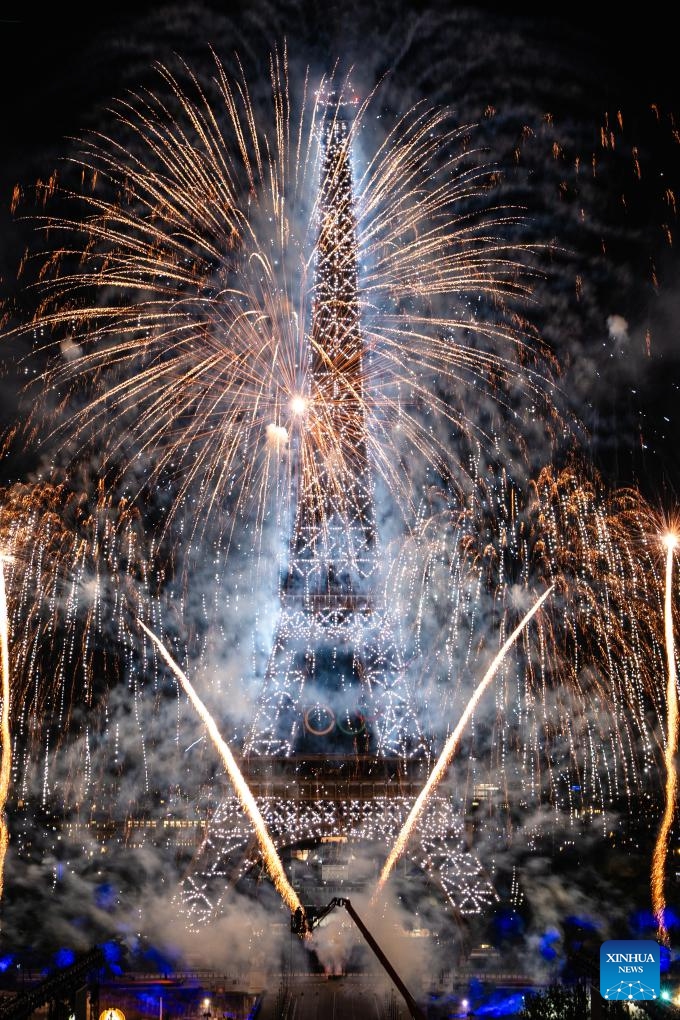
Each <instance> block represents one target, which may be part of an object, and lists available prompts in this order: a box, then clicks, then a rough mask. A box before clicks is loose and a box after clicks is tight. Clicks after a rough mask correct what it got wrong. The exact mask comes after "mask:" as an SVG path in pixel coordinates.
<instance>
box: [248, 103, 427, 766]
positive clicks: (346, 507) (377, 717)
mask: <svg viewBox="0 0 680 1020" xmlns="http://www.w3.org/2000/svg"><path fill="white" fill-rule="evenodd" d="M351 124H352V116H351V109H350V106H349V105H348V104H347V103H344V102H342V101H341V102H338V101H337V99H336V98H333V99H332V100H331V101H330V102H329V104H328V106H327V112H326V115H325V118H324V121H323V127H322V130H323V137H322V150H321V151H322V167H321V180H320V185H319V187H320V190H319V196H318V215H319V229H318V235H317V242H316V252H315V259H316V261H315V269H314V300H313V308H312V322H311V328H310V331H309V334H308V343H307V348H308V372H307V379H308V390H307V393H306V394H305V399H306V405H307V412H306V415H307V420H306V421H305V422H304V427H305V428H306V429H307V433H306V435H305V437H304V442H299V443H298V444H297V446H296V447H294V449H293V455H294V457H295V466H294V472H295V484H296V498H295V514H294V523H293V527H292V536H291V540H290V548H289V559H288V568H287V573H286V576H285V578H284V579H283V581H282V584H281V606H280V618H279V624H278V628H277V632H276V637H275V641H274V645H273V648H272V652H271V656H270V659H269V663H268V667H267V671H266V674H265V678H264V684H263V691H262V695H261V698H260V702H259V706H258V710H257V712H256V715H255V719H254V721H253V726H252V728H251V731H250V734H249V737H248V739H247V742H246V747H245V752H246V754H251V753H254V754H260V755H272V756H285V757H288V756H290V755H297V754H302V755H308V754H317V753H323V754H338V755H344V754H348V753H352V752H353V751H354V752H359V753H362V754H367V753H368V754H374V755H377V756H390V757H392V756H399V757H402V758H410V757H413V756H414V755H416V754H418V753H420V752H421V751H422V750H424V742H423V737H422V733H421V730H420V727H419V724H418V720H417V717H416V713H415V711H414V705H413V697H412V693H411V691H410V689H409V685H408V682H407V678H406V671H405V668H404V662H403V658H402V655H401V653H400V650H399V647H398V645H397V642H396V641H395V638H394V634H393V629H392V627H391V625H390V621H389V616H388V613H387V612H386V609H385V607H384V606H381V605H379V604H378V600H377V599H376V591H375V588H376V574H377V552H378V551H377V536H376V522H375V504H374V491H373V479H372V475H371V469H370V462H369V456H368V450H367V445H368V444H367V422H366V402H365V385H366V381H365V372H364V368H365V366H364V362H365V353H364V345H363V339H362V334H361V324H360V314H359V292H358V257H357V232H356V219H355V212H354V199H353V189H352V170H351V159H350V157H351V140H352V127H351Z"/></svg>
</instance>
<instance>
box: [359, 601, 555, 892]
mask: <svg viewBox="0 0 680 1020" xmlns="http://www.w3.org/2000/svg"><path fill="white" fill-rule="evenodd" d="M554 587H555V585H554V584H551V585H550V587H549V588H548V589H547V590H546V591H544V592H543V594H542V595H541V597H540V598H539V599H538V600H537V601H536V602H535V603H534V605H533V606H532V607H531V609H530V610H529V612H528V613H526V615H525V616H523V617H522V620H521V621H520V623H518V625H517V626H516V627H515V629H514V630H513V632H512V634H511V635H510V637H509V638H508V639H507V640H506V641H505V643H504V644H503V646H502V647H501V649H500V650H499V652H498V654H497V655H496V656H495V658H494V660H493V662H492V663H491V665H490V666H489V668H488V669H487V671H486V673H485V674H484V676H483V677H482V680H481V681H480V683H479V684H478V685H477V688H476V689H475V691H474V693H473V695H472V697H471V698H470V700H469V702H468V703H467V707H466V708H465V711H464V712H463V714H462V715H461V717H460V719H459V720H458V725H457V726H456V728H455V730H454V731H453V733H452V734H451V736H450V737H449V739H448V740H447V741H446V744H445V745H444V750H443V751H442V753H441V755H440V756H439V760H438V761H437V764H436V765H435V767H434V768H433V770H432V772H431V773H430V776H429V779H428V780H427V782H426V783H425V786H424V787H423V789H422V790H421V791H420V793H419V794H418V797H417V799H416V802H415V804H414V805H413V807H412V808H411V810H410V812H409V815H408V818H407V819H406V821H405V822H404V824H403V826H402V828H401V831H400V833H399V835H398V836H397V839H396V841H395V844H394V846H393V847H392V849H391V850H390V853H389V856H388V858H387V860H386V861H385V864H384V866H383V869H382V871H381V873H380V878H379V879H378V885H377V886H376V889H375V892H374V893H373V897H372V902H374V901H375V899H376V898H377V897H378V896H379V895H380V893H381V891H382V889H383V887H384V885H385V883H386V882H387V879H388V878H389V877H390V874H391V873H392V870H393V869H394V866H395V864H396V863H397V861H398V860H399V859H400V857H401V856H402V854H403V853H404V851H405V850H406V847H407V845H408V841H409V839H410V838H411V834H412V832H413V830H414V828H415V826H416V823H417V822H418V819H419V818H420V816H421V815H422V813H423V811H424V809H425V805H426V804H427V802H428V800H429V798H430V794H431V793H432V791H433V790H434V789H435V787H436V786H438V784H439V783H440V782H441V780H442V779H443V778H444V776H445V774H446V772H447V770H448V767H449V765H450V764H451V759H452V758H453V756H454V754H455V753H456V751H457V750H458V745H459V744H460V738H461V737H462V735H463V731H464V730H465V727H466V726H467V724H468V722H469V721H470V718H471V716H472V714H473V713H474V711H475V709H476V708H477V705H478V704H479V702H480V700H481V698H482V696H483V694H484V692H485V691H486V689H487V687H488V686H489V684H490V683H491V681H492V680H493V678H494V677H495V675H496V672H497V670H498V667H499V666H500V664H501V663H502V661H503V659H504V658H505V656H506V654H507V652H508V651H509V649H510V648H511V647H512V645H513V644H514V643H515V641H516V640H517V638H518V637H519V636H520V634H521V633H522V631H523V630H524V628H525V627H526V626H527V624H528V623H529V621H530V620H531V619H532V617H534V616H535V615H536V613H537V612H538V610H539V609H540V608H541V606H542V605H543V603H544V602H545V600H546V599H547V598H548V596H549V595H550V593H551V592H552V590H553V588H554Z"/></svg>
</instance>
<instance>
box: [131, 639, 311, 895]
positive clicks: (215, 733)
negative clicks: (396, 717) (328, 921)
mask: <svg viewBox="0 0 680 1020" xmlns="http://www.w3.org/2000/svg"><path fill="white" fill-rule="evenodd" d="M137 622H138V623H139V626H140V627H141V628H142V630H143V631H144V633H145V634H146V635H147V637H148V638H150V640H151V641H152V642H153V644H154V645H155V646H156V648H157V649H158V651H159V653H160V655H161V658H162V659H163V660H164V662H165V663H166V664H167V665H168V666H169V667H170V669H171V670H172V672H173V673H174V674H175V676H176V677H177V679H178V680H179V682H180V684H181V685H182V689H183V690H184V692H185V694H186V695H187V697H188V699H189V701H190V702H191V704H192V705H193V707H194V708H195V709H196V712H197V713H198V715H199V716H200V718H201V720H202V722H203V724H204V726H205V728H206V729H207V731H208V734H209V736H210V739H211V740H212V742H213V744H214V745H215V748H216V749H217V752H218V754H219V756H220V758H221V759H222V762H223V763H224V767H225V768H226V770H227V773H228V775H229V778H230V780H231V782H232V785H233V787H234V790H235V791H236V796H237V797H238V799H239V802H240V804H241V807H242V808H243V810H244V812H245V813H246V815H247V816H248V818H249V819H250V822H251V824H252V826H253V830H254V832H255V836H256V838H257V842H258V845H259V847H260V850H261V852H262V858H263V860H264V863H265V867H266V868H267V871H268V872H269V876H270V878H271V880H272V882H273V883H274V887H275V889H276V891H277V892H278V893H279V895H280V896H281V898H282V900H283V902H284V903H285V904H286V906H287V907H288V909H289V910H290V912H291V913H295V911H296V910H298V909H300V910H301V909H302V904H301V903H300V900H299V899H298V896H297V893H296V892H295V890H294V889H293V887H292V886H291V884H290V882H289V881H288V878H287V877H286V873H285V871H284V870H283V865H282V864H281V859H280V857H279V855H278V853H277V852H276V847H275V846H274V843H273V841H272V838H271V836H270V835H269V832H268V831H267V826H266V825H265V822H264V818H263V817H262V815H261V814H260V810H259V808H258V806H257V804H256V803H255V798H254V797H253V795H252V793H251V792H250V789H249V788H248V784H247V783H246V781H245V779H244V778H243V775H242V773H241V770H240V769H239V767H238V765H237V764H236V762H235V760H234V756H233V754H232V753H231V751H230V750H229V746H228V744H227V743H226V741H225V740H224V738H223V737H222V734H221V733H220V731H219V729H218V728H217V723H216V722H215V720H214V719H213V717H212V716H211V714H210V712H209V711H208V709H207V708H206V706H205V705H204V704H203V702H202V701H201V699H200V698H199V696H198V694H197V693H196V691H195V689H194V687H193V685H192V684H191V682H190V680H189V678H188V677H187V676H186V674H185V673H184V672H183V670H182V669H180V667H179V666H178V665H177V663H176V662H175V660H174V659H173V658H172V656H171V655H170V653H169V652H168V650H167V649H166V647H165V645H164V644H163V643H162V641H160V640H159V638H157V637H156V635H155V634H154V633H153V631H151V630H149V628H148V627H147V626H146V625H145V624H144V623H142V621H141V620H138V621H137Z"/></svg>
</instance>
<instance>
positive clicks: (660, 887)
mask: <svg viewBox="0 0 680 1020" xmlns="http://www.w3.org/2000/svg"><path fill="white" fill-rule="evenodd" d="M665 544H666V549H667V552H666V601H665V607H664V609H665V612H664V623H665V633H666V659H667V664H668V683H667V688H666V711H667V727H668V732H667V735H666V749H665V752H664V762H665V765H666V807H665V810H664V813H663V818H662V819H661V825H660V827H659V834H658V836H657V838H656V845H655V847H654V854H653V856H652V882H651V885H652V910H653V912H654V918H655V920H656V924H657V934H658V937H659V941H660V942H663V943H664V944H665V945H668V944H669V935H668V929H667V928H666V923H665V920H664V912H665V909H666V898H665V896H664V882H665V878H666V858H667V856H668V836H669V834H670V830H671V825H672V824H673V816H674V815H675V802H676V799H677V791H678V776H677V771H676V766H675V756H676V754H677V753H678V679H677V672H676V668H675V641H674V638H673V590H672V585H673V556H674V554H675V548H676V546H677V538H676V537H675V535H668V536H667V538H666V539H665Z"/></svg>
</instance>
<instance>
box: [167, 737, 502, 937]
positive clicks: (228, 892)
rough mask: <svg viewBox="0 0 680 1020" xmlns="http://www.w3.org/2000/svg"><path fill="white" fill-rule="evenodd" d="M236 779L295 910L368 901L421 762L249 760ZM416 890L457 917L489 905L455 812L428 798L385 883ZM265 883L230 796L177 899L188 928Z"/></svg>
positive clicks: (487, 888)
mask: <svg viewBox="0 0 680 1020" xmlns="http://www.w3.org/2000/svg"><path fill="white" fill-rule="evenodd" d="M242 765H243V771H244V774H245V775H246V778H247V779H248V783H249V786H250V789H251V791H252V793H253V795H254V796H255V799H256V802H257V805H258V808H259V810H260V812H261V814H262V816H263V818H264V820H265V824H266V826H267V829H268V831H269V833H270V835H271V837H272V839H273V841H274V844H275V846H276V848H277V851H278V853H279V856H280V857H281V860H282V863H283V865H284V868H285V870H286V873H287V875H288V877H289V880H290V882H291V884H292V885H293V887H294V888H295V889H296V890H297V892H298V894H299V896H300V898H301V899H302V901H303V902H305V903H308V904H313V903H316V902H317V901H318V903H319V904H321V903H325V902H327V901H328V900H329V899H330V898H331V897H333V896H337V895H350V894H353V893H356V892H362V893H364V894H368V895H370V894H371V892H372V890H373V888H374V887H375V884H376V882H377V879H378V875H379V872H380V869H381V868H382V865H383V863H384V861H385V859H386V856H387V854H388V853H389V850H390V848H391V847H392V845H393V843H394V841H395V839H396V838H397V835H398V834H399V832H400V830H401V828H402V825H403V823H404V822H405V820H406V818H407V816H408V813H409V811H410V809H411V807H412V805H413V803H414V801H415V799H416V797H417V796H418V794H419V793H420V791H421V789H422V787H423V784H424V782H425V780H426V779H427V775H428V774H429V770H430V769H429V763H428V762H426V761H420V762H417V761H411V762H404V761H403V760H396V759H385V758H375V757H374V758H371V757H369V756H365V757H362V756H357V757H354V758H351V759H340V758H338V759H335V760H333V759H328V758H323V759H322V758H318V759H314V758H309V757H305V758H298V759H296V758H284V759H276V758H271V759H266V758H261V757H252V758H250V759H245V760H244V761H243V762H242ZM419 875H420V879H421V880H422V882H423V883H425V884H427V886H428V887H430V889H431V890H432V891H433V892H434V895H435V896H436V897H438V898H441V901H442V907H443V908H448V909H451V910H452V911H453V912H454V913H456V914H457V915H471V914H481V913H483V912H485V911H486V910H487V909H488V908H489V907H490V906H491V905H492V904H493V903H494V902H496V900H497V896H496V893H495V890H494V887H493V884H492V880H491V877H490V874H489V872H488V871H487V868H486V867H485V866H484V862H483V861H482V860H480V859H479V858H478V857H477V855H476V854H475V852H474V846H473V839H472V834H471V829H470V826H469V825H468V820H467V819H466V817H465V814H464V810H463V808H462V807H461V806H460V805H458V804H456V803H455V802H454V800H453V799H452V797H451V796H450V794H447V793H439V792H437V791H435V793H434V794H433V795H432V797H431V799H430V801H429V803H428V805H427V807H426V809H425V812H424V814H423V816H422V817H421V819H420V822H419V824H418V826H417V829H416V831H414V833H413V835H412V837H411V840H410V842H409V845H408V848H407V851H406V853H405V855H404V857H403V858H402V861H401V862H400V864H399V865H398V868H397V871H396V872H395V875H394V876H393V878H392V879H391V881H393V882H397V883H398V882H400V881H402V882H403V881H404V880H406V883H407V885H413V883H414V882H416V883H418V876H419ZM261 881H264V882H267V881H268V879H267V877H266V872H265V870H264V866H263V862H262V860H261V856H260V851H259V847H258V844H257V842H256V840H255V837H254V834H253V831H252V827H251V824H250V822H249V820H248V818H247V817H246V816H245V814H244V813H243V811H242V809H241V806H240V804H239V802H238V800H237V799H236V797H235V796H229V795H227V796H225V798H224V799H223V800H222V801H221V803H219V804H218V806H217V808H216V809H215V811H214V813H213V815H212V818H211V819H210V821H209V822H208V825H207V829H206V831H205V834H204V839H203V843H202V846H201V847H200V849H199V851H198V853H197V854H196V857H195V859H194V862H193V865H192V867H191V869H190V872H189V874H188V875H187V876H186V878H185V879H184V883H183V891H182V899H183V907H184V911H185V913H186V914H187V915H188V920H189V923H190V924H191V925H192V926H193V925H195V926H197V927H200V926H203V925H205V924H206V923H209V922H210V921H211V920H216V919H217V918H219V916H220V915H221V914H222V913H223V912H224V911H226V910H228V909H229V903H230V898H231V897H232V896H233V894H234V889H235V887H239V888H240V887H241V885H242V884H243V888H245V887H246V885H249V884H250V886H251V888H252V887H253V882H254V883H255V884H257V883H258V882H261Z"/></svg>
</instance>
